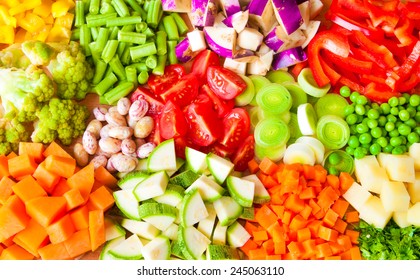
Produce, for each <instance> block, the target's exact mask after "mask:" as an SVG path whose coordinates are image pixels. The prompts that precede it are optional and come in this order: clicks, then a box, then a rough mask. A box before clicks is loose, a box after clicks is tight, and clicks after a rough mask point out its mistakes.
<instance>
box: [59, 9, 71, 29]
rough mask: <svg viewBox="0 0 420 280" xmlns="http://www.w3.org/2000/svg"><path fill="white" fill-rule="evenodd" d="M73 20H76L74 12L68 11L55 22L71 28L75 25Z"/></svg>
mask: <svg viewBox="0 0 420 280" xmlns="http://www.w3.org/2000/svg"><path fill="white" fill-rule="evenodd" d="M73 20H74V14H72V13H68V14H65V15H64V16H61V17H58V18H56V19H55V22H54V24H56V25H61V26H63V27H65V28H67V29H71V27H72V26H73Z"/></svg>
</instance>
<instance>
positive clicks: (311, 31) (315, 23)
mask: <svg viewBox="0 0 420 280" xmlns="http://www.w3.org/2000/svg"><path fill="white" fill-rule="evenodd" d="M320 25H321V21H319V20H311V21H309V24H308V26H307V27H306V29H305V30H303V34H305V37H306V40H305V42H303V43H302V48H306V46H308V44H309V42H310V41H311V40H312V38H313V37H314V36H315V34H316V33H317V32H318V29H319V26H320Z"/></svg>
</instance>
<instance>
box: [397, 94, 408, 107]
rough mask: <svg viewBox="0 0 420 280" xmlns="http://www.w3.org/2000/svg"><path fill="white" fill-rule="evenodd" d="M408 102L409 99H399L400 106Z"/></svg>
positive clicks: (402, 97)
mask: <svg viewBox="0 0 420 280" xmlns="http://www.w3.org/2000/svg"><path fill="white" fill-rule="evenodd" d="M406 102H407V99H406V98H405V97H404V96H400V97H398V104H400V105H404V104H405V103H406Z"/></svg>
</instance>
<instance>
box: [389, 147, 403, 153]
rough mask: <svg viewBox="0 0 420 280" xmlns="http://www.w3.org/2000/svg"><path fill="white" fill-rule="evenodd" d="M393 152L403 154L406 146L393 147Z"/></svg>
mask: <svg viewBox="0 0 420 280" xmlns="http://www.w3.org/2000/svg"><path fill="white" fill-rule="evenodd" d="M391 153H392V154H393V155H402V154H403V153H404V148H403V147H402V146H398V147H395V148H394V149H392V151H391Z"/></svg>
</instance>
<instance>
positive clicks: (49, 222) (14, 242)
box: [0, 142, 117, 260]
mask: <svg viewBox="0 0 420 280" xmlns="http://www.w3.org/2000/svg"><path fill="white" fill-rule="evenodd" d="M1 165H2V166H1V170H2V173H1V180H0V190H1V191H0V193H1V201H0V203H1V206H0V241H1V243H2V249H3V250H2V253H1V255H0V259H2V260H11V259H14V260H20V259H25V260H31V259H42V260H49V259H51V260H58V259H60V260H68V259H75V258H78V257H80V256H81V255H82V254H84V253H87V252H93V251H95V250H97V249H98V248H99V247H101V246H102V245H103V244H104V243H105V242H106V231H105V230H106V229H105V227H106V226H105V225H106V224H108V223H107V220H108V218H107V217H105V212H106V211H107V210H108V209H110V208H111V207H112V206H113V205H114V198H113V196H112V191H111V189H112V188H113V187H114V186H115V184H116V182H117V180H116V179H115V178H114V177H113V176H112V175H111V174H110V173H109V172H108V171H106V169H104V168H98V169H96V170H95V169H94V166H93V163H91V164H89V165H87V166H86V167H84V168H79V167H78V166H77V163H76V159H74V158H72V157H71V155H70V154H68V153H67V152H66V151H65V150H63V149H62V148H61V147H60V146H59V145H58V144H57V143H55V142H52V143H51V144H49V145H48V146H44V145H43V144H41V143H30V142H20V143H19V150H18V154H15V153H10V154H8V155H7V157H6V156H4V155H2V156H1ZM107 227H108V226H107Z"/></svg>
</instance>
